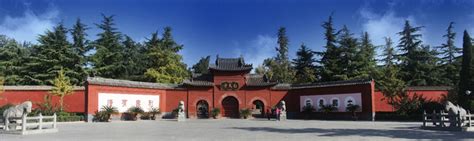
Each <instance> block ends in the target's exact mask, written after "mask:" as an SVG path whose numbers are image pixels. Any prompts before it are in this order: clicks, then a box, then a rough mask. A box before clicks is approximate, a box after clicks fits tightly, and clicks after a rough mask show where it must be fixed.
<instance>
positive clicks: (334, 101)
mask: <svg viewBox="0 0 474 141" xmlns="http://www.w3.org/2000/svg"><path fill="white" fill-rule="evenodd" d="M331 101H332V106H334V107H339V99H337V98H333V99H332V100H331Z"/></svg>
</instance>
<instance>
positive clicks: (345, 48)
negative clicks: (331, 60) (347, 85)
mask: <svg viewBox="0 0 474 141" xmlns="http://www.w3.org/2000/svg"><path fill="white" fill-rule="evenodd" d="M338 43H339V50H340V53H341V55H340V59H339V61H338V62H337V63H338V64H339V65H340V66H339V67H338V68H339V70H337V71H334V72H337V73H334V76H333V77H334V79H336V80H348V79H352V78H353V77H356V76H357V75H358V74H359V73H360V72H359V71H360V70H359V66H358V64H357V62H360V61H361V57H362V56H360V55H358V45H359V44H358V41H357V39H356V38H354V37H353V34H352V33H351V32H350V31H349V29H348V28H347V26H345V25H344V27H343V28H342V29H341V31H340V32H339V37H338Z"/></svg>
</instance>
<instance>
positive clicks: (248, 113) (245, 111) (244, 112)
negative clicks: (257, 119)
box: [240, 108, 252, 119]
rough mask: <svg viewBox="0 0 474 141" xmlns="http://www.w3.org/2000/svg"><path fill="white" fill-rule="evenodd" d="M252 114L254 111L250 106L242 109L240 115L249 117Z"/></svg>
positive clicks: (245, 117)
mask: <svg viewBox="0 0 474 141" xmlns="http://www.w3.org/2000/svg"><path fill="white" fill-rule="evenodd" d="M251 114H252V111H251V110H250V109H249V108H245V109H241V110H240V116H242V117H243V118H244V119H247V117H249V116H250V115H251Z"/></svg>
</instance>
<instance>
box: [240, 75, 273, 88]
mask: <svg viewBox="0 0 474 141" xmlns="http://www.w3.org/2000/svg"><path fill="white" fill-rule="evenodd" d="M246 81H247V82H246V85H247V86H273V85H276V84H278V83H277V82H270V81H269V80H268V79H267V77H265V76H264V75H258V74H249V75H247V76H246Z"/></svg>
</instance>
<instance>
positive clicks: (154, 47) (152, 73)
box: [145, 27, 189, 84]
mask: <svg viewBox="0 0 474 141" xmlns="http://www.w3.org/2000/svg"><path fill="white" fill-rule="evenodd" d="M145 45H146V46H147V53H146V54H147V57H148V58H149V59H150V60H151V63H150V64H151V65H150V66H149V68H148V69H147V70H146V72H145V76H146V77H148V78H150V79H153V80H155V82H159V83H174V84H177V83H181V82H182V81H183V80H184V79H186V78H188V77H189V72H188V70H187V69H186V64H184V63H183V62H182V56H181V55H179V54H178V52H179V51H180V50H181V49H182V48H183V45H179V44H177V43H176V42H175V41H174V39H173V37H172V36H171V28H170V27H166V28H165V32H164V33H163V38H162V39H159V38H158V36H157V33H154V34H152V37H151V38H150V39H148V41H147V42H146V43H145Z"/></svg>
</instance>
